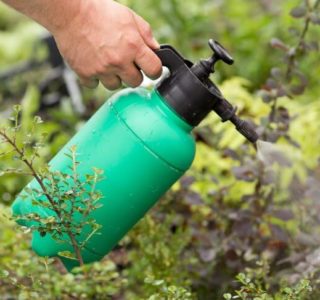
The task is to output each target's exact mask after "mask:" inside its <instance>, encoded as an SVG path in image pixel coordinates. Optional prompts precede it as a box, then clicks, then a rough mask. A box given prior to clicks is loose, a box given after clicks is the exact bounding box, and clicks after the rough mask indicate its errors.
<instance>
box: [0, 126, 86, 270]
mask: <svg viewBox="0 0 320 300" xmlns="http://www.w3.org/2000/svg"><path fill="white" fill-rule="evenodd" d="M0 135H1V136H2V137H3V138H4V139H5V140H6V141H7V142H8V143H9V144H10V145H11V146H12V147H13V149H14V150H15V151H16V152H17V153H18V155H19V156H20V159H21V161H22V162H23V163H24V164H25V165H26V166H27V167H28V168H29V170H30V171H31V175H32V176H33V177H34V178H35V179H36V181H37V182H38V183H39V185H40V187H41V189H42V191H43V193H44V195H45V196H46V198H47V199H48V201H49V203H50V204H51V206H52V209H53V211H54V212H55V213H56V214H57V216H58V217H59V219H60V221H61V214H60V211H59V209H58V208H57V207H56V203H55V201H54V199H53V198H52V197H51V195H50V194H49V192H48V190H47V188H46V186H45V184H44V183H43V181H42V179H41V178H40V176H39V175H38V173H37V172H36V170H35V169H34V167H33V165H32V163H31V162H30V161H28V159H27V158H25V156H24V152H23V150H22V149H19V147H18V146H17V144H16V143H15V142H14V141H13V140H11V139H10V137H9V136H8V135H7V134H6V133H5V132H4V131H0ZM66 233H67V235H68V236H69V238H70V241H71V244H72V247H73V249H74V251H75V254H76V257H77V260H78V261H79V264H80V266H82V265H83V264H84V262H83V258H82V255H81V251H80V248H79V245H78V243H77V241H76V239H75V237H74V235H73V233H72V232H71V231H70V230H68V231H66Z"/></svg>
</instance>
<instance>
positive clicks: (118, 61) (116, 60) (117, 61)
mask: <svg viewBox="0 0 320 300" xmlns="http://www.w3.org/2000/svg"><path fill="white" fill-rule="evenodd" d="M122 64H123V58H122V57H121V55H119V54H118V53H112V54H111V55H110V56H109V59H108V60H107V61H106V62H105V63H104V69H108V68H110V67H121V65H122Z"/></svg>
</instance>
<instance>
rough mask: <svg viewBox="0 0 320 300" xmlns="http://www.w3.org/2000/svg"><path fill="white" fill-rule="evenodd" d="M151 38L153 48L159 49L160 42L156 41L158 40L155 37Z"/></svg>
mask: <svg viewBox="0 0 320 300" xmlns="http://www.w3.org/2000/svg"><path fill="white" fill-rule="evenodd" d="M152 40H153V44H154V46H155V48H156V49H159V48H160V44H159V43H158V41H157V40H156V39H155V38H153V39H152Z"/></svg>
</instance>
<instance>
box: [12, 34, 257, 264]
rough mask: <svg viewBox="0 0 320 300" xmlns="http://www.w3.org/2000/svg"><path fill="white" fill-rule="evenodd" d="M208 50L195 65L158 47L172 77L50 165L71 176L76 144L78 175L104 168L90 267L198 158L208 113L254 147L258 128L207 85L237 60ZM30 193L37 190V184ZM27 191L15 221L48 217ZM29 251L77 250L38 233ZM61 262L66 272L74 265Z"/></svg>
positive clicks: (111, 111) (129, 98) (111, 106)
mask: <svg viewBox="0 0 320 300" xmlns="http://www.w3.org/2000/svg"><path fill="white" fill-rule="evenodd" d="M209 45H210V47H211V49H212V50H213V52H214V53H213V55H212V57H211V58H209V59H206V60H201V61H200V62H198V63H196V64H193V63H191V62H190V61H188V60H186V59H184V58H183V57H182V56H181V55H180V54H179V53H178V52H177V51H176V50H175V49H174V48H172V47H171V46H168V45H163V46H161V48H160V49H159V50H158V51H157V55H158V56H159V57H160V59H161V61H162V63H163V65H164V66H166V67H167V68H168V69H169V71H170V75H169V76H167V77H166V78H164V79H163V80H162V82H160V83H159V84H158V86H157V87H156V88H155V89H154V90H152V91H149V90H147V89H144V88H137V89H125V90H123V91H121V92H119V93H117V94H115V95H114V96H113V97H112V98H111V99H109V100H108V101H107V102H106V103H105V104H104V105H103V106H102V107H101V108H100V109H99V111H98V112H97V113H96V114H95V115H94V116H93V117H92V118H91V119H90V120H89V121H88V122H87V124H86V125H85V126H84V127H83V128H82V129H81V130H80V131H79V132H78V133H77V134H76V135H75V136H74V137H73V138H72V139H71V140H70V142H69V143H68V144H67V145H66V146H65V147H64V148H63V149H62V150H61V151H60V152H59V153H58V154H57V155H56V156H55V157H54V158H53V160H52V161H51V162H50V167H51V168H52V169H53V170H60V171H61V172H64V173H68V172H70V171H69V168H70V164H71V162H70V159H69V158H68V157H67V156H66V155H65V153H67V152H68V149H70V147H72V146H73V145H76V147H77V159H78V161H80V164H79V166H78V173H79V174H80V176H81V174H83V175H84V174H90V173H91V172H92V167H96V168H99V169H102V170H104V173H105V179H103V180H102V181H100V182H98V184H97V187H96V188H97V189H98V190H99V191H100V192H101V193H102V194H103V199H102V200H101V201H102V204H103V205H102V207H100V208H99V209H97V210H94V211H93V212H92V213H91V216H90V217H93V218H95V219H96V221H97V223H98V224H100V225H102V227H101V229H100V231H99V233H100V234H99V235H94V236H93V237H92V238H91V239H90V240H89V242H88V243H87V245H86V247H85V249H83V251H82V256H83V259H84V261H85V262H87V263H88V262H92V261H97V260H100V259H101V258H102V257H104V256H105V255H106V254H107V253H108V252H110V251H111V250H112V248H113V247H114V246H115V245H117V243H118V242H119V241H120V240H121V239H122V238H123V236H124V235H125V234H126V233H127V232H128V231H129V230H130V229H131V228H132V227H133V226H134V225H135V224H136V223H137V222H138V221H139V220H140V219H141V218H142V217H143V216H144V215H145V214H146V212H147V211H148V210H149V209H150V208H151V207H152V206H153V205H154V204H155V203H156V202H157V201H158V200H159V198H160V197H161V196H162V195H163V194H164V193H165V192H166V191H167V190H168V189H169V188H170V187H171V186H172V185H173V184H174V183H175V182H176V181H177V180H178V179H179V178H180V177H181V176H182V175H183V174H184V173H185V172H186V170H187V169H188V168H189V167H190V165H191V164H192V161H193V159H194V154H195V141H194V138H193V137H192V135H191V131H192V129H193V128H194V127H195V126H197V125H198V124H199V123H200V122H201V121H202V120H203V119H204V118H205V117H206V116H207V115H208V114H209V113H210V112H211V111H214V112H216V113H217V114H218V115H219V116H220V117H221V119H222V121H224V122H225V121H231V122H232V123H233V124H234V125H235V127H236V129H237V130H238V131H239V132H240V133H241V134H242V135H244V136H245V137H246V138H247V139H248V140H249V141H251V142H253V143H254V142H256V140H257V135H256V133H255V131H254V130H253V128H252V127H251V126H250V124H249V123H247V122H246V121H243V120H240V119H239V118H238V117H237V116H236V114H235V113H236V109H235V108H234V107H233V106H232V105H231V104H230V103H229V102H228V101H227V100H226V99H225V98H224V97H223V96H222V94H221V92H220V91H219V89H218V88H217V86H216V85H215V84H214V83H213V82H212V81H211V80H210V79H209V76H210V74H211V73H213V72H214V66H215V63H216V62H218V61H219V60H222V61H223V62H225V63H227V64H232V63H233V59H232V58H231V56H230V55H229V54H228V53H227V51H226V50H225V49H224V48H223V47H222V46H221V45H220V44H219V43H218V42H216V41H213V40H210V41H209ZM28 187H29V188H39V186H38V183H37V182H36V181H35V180H33V181H31V183H30V184H29V185H28ZM23 193H24V192H23V191H22V193H21V194H20V196H18V198H17V199H16V201H15V202H14V204H13V213H14V215H16V216H20V215H23V214H28V213H32V212H37V213H38V214H40V215H41V214H42V215H44V216H45V215H46V213H47V212H46V211H45V209H44V208H42V207H39V206H35V205H33V204H32V199H30V198H27V199H25V197H22V196H21V195H23ZM43 201H46V200H45V199H44V200H43ZM29 226H30V224H29ZM83 238H84V235H82V234H80V236H78V237H77V239H78V241H79V242H81V241H82V239H83ZM32 248H33V249H34V251H35V252H36V253H38V254H39V255H41V256H49V257H52V256H58V253H59V252H60V251H73V250H72V247H71V246H69V245H68V244H67V243H59V242H57V241H56V240H55V239H53V238H52V237H51V235H50V234H46V235H45V236H42V235H41V234H40V233H39V232H37V231H35V232H33V239H32ZM62 260H63V262H64V264H65V265H66V266H67V268H68V269H71V268H72V267H73V266H75V265H76V263H75V262H74V261H72V260H69V259H66V258H62Z"/></svg>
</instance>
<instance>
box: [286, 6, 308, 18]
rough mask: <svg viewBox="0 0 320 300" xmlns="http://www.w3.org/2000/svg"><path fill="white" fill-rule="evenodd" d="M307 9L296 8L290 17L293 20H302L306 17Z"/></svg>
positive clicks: (302, 7)
mask: <svg viewBox="0 0 320 300" xmlns="http://www.w3.org/2000/svg"><path fill="white" fill-rule="evenodd" d="M307 12H308V10H307V8H306V7H304V6H298V7H295V8H294V9H292V10H291V12H290V15H291V16H292V17H294V18H303V17H305V16H306V15H307Z"/></svg>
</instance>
